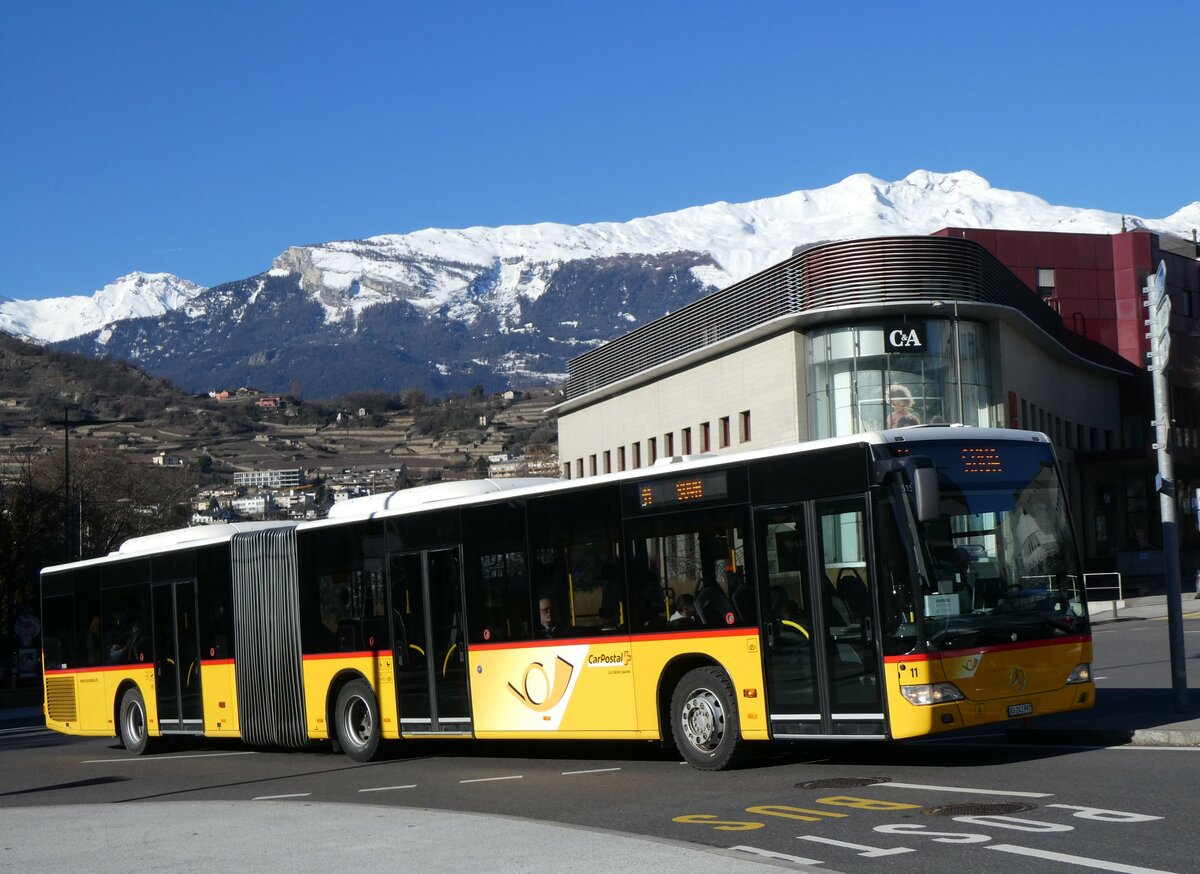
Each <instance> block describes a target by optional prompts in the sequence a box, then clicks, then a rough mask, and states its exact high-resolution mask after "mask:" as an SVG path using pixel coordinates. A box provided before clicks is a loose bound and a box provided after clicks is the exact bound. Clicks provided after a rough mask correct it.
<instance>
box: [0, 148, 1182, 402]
mask: <svg viewBox="0 0 1200 874" xmlns="http://www.w3.org/2000/svg"><path fill="white" fill-rule="evenodd" d="M1123 221H1124V224H1125V226H1126V227H1128V228H1135V227H1146V228H1149V229H1151V230H1155V231H1159V232H1167V233H1174V234H1177V235H1180V236H1188V237H1190V236H1191V233H1192V228H1194V227H1196V226H1197V225H1198V224H1200V202H1196V203H1193V204H1190V205H1188V206H1185V207H1184V208H1183V209H1181V210H1179V212H1177V213H1175V214H1174V215H1172V216H1168V217H1166V218H1163V219H1143V218H1139V217H1136V216H1124V217H1123V216H1121V215H1120V214H1117V213H1107V212H1102V211H1099V210H1093V209H1084V208H1077V207H1067V206H1055V205H1052V204H1049V203H1047V202H1046V201H1044V200H1042V199H1041V198H1039V197H1036V196H1034V195H1031V194H1024V193H1021V192H1015V191H1006V190H1003V189H996V188H993V187H991V185H989V184H988V182H987V181H986V180H985V179H983V178H981V177H979V176H978V175H976V174H974V173H971V172H967V171H963V172H958V173H932V172H928V171H924V170H922V171H917V172H915V173H912V174H910V175H909V176H907V177H905V178H904V179H901V180H898V181H896V182H886V181H883V180H880V179H876V178H874V177H872V176H868V175H865V174H858V175H855V176H850V177H849V178H847V179H844V180H843V181H841V182H839V183H838V184H836V185H831V186H829V187H827V188H822V189H816V190H811V191H796V192H793V193H791V194H786V195H783V196H781V197H774V198H767V199H763V200H757V201H752V202H749V203H740V204H730V203H715V204H709V205H707V206H697V207H691V208H688V209H684V210H680V211H678V212H672V213H665V214H663V215H658V216H650V217H647V218H638V219H634V220H632V221H629V222H620V223H618V222H606V223H597V224H585V225H578V226H570V225H560V224H550V223H544V224H535V225H523V226H507V227H498V228H483V227H475V228H466V229H461V230H443V229H428V230H423V231H417V232H414V233H409V234H403V235H385V236H378V237H371V238H369V239H365V240H353V241H343V242H332V243H324V244H320V245H312V246H297V247H293V248H291V249H289V250H288V251H286V252H284V253H283V254H281V255H280V256H279V257H277V258H276V259H275V261H274V263H273V265H272V268H271V269H270V270H268V271H266V272H265V273H263V274H260V275H259V276H256V277H251V278H249V279H246V280H240V281H235V282H230V283H226V284H223V285H219V286H216V287H214V288H211V289H207V290H198V291H197V292H196V293H195V294H192V295H188V296H187V297H186V299H184V298H183V297H181V298H180V299H179V300H178V302H177V303H176V305H175V306H174V307H173V308H170V309H168V310H166V311H164V312H163V313H162V314H161V315H160V314H146V315H154V316H157V318H155V317H149V318H147V317H142V318H130V317H128V316H126V315H121V316H119V317H118V316H115V315H114V316H110V317H108V318H107V319H105V318H104V317H102V316H96V318H99V319H100V323H102V324H103V327H102V328H100V327H99V324H98V323H97V322H96V321H92V322H89V324H91V325H93V326H95V327H96V329H94V330H91V331H90V332H89V333H86V334H84V335H82V336H78V337H76V338H74V339H72V340H70V341H68V342H65V343H61V344H59V345H62V346H64V347H65V348H70V349H74V350H77V351H82V352H87V353H91V354H107V355H111V356H113V357H116V358H124V359H129V360H132V361H134V362H135V363H137V364H139V365H140V366H142V367H144V368H145V369H147V370H149V371H150V372H152V373H156V374H159V375H163V376H167V377H169V378H171V379H173V380H175V381H177V382H179V383H180V384H182V385H184V386H185V387H188V388H195V389H201V388H212V387H215V386H218V385H231V384H234V383H242V384H252V385H256V386H258V387H261V388H264V389H267V390H274V391H286V390H288V389H289V387H291V388H294V387H295V386H296V385H297V384H299V385H300V386H301V387H302V389H303V391H304V392H305V393H306V394H308V395H310V396H323V395H329V394H336V393H341V392H344V391H349V390H353V389H364V388H383V389H389V390H400V389H403V388H407V387H422V388H426V389H432V390H434V391H458V390H462V389H464V388H469V387H470V386H471V385H474V384H476V383H481V384H483V385H485V386H487V387H489V388H501V387H504V386H505V385H513V384H520V383H522V382H529V381H538V382H545V381H547V380H554V379H559V378H562V377H563V376H564V374H565V369H566V367H565V365H566V361H567V360H568V359H569V358H570V357H572V356H574V355H577V354H579V353H580V352H582V351H585V350H586V349H587V348H590V347H591V346H594V345H596V344H598V343H601V342H604V341H605V340H608V339H611V338H612V337H614V336H617V335H619V334H621V333H624V332H626V331H628V330H630V329H631V328H633V327H636V326H637V325H639V324H643V323H645V322H647V321H650V320H652V319H654V318H657V317H658V316H661V315H662V314H663V313H664V312H667V311H670V310H674V309H678V308H679V307H680V306H682V305H684V304H686V303H689V302H691V301H692V300H695V299H696V298H698V297H700V296H702V295H703V294H705V293H707V292H708V291H711V290H713V289H715V288H720V287H723V286H726V285H728V284H730V283H732V282H735V281H737V280H739V279H742V278H744V277H746V276H748V275H750V274H752V273H754V272H756V271H758V270H761V269H763V268H765V267H768V266H770V265H771V264H774V263H777V262H778V261H780V260H782V259H784V258H786V257H788V256H790V255H791V254H793V253H794V252H795V251H796V250H797V249H800V248H802V247H804V246H808V245H811V244H813V243H817V242H822V241H826V240H836V239H847V238H854V237H871V236H884V235H899V234H928V233H930V232H932V231H935V230H937V229H939V228H942V227H947V226H951V227H991V228H1008V229H1021V230H1043V231H1072V232H1088V233H1114V232H1116V231H1118V230H1120V229H1121V227H1122V222H1123ZM189 285H190V284H189ZM192 287H193V288H195V287H194V286H192ZM98 294H99V293H98ZM93 299H94V298H93ZM66 300H74V299H66ZM82 300H88V299H82ZM14 303H18V302H10V303H7V304H3V305H0V314H5V313H6V309H5V308H6V307H9V306H11V305H12V304H14ZM30 303H31V305H32V304H33V303H35V302H30ZM40 303H41V304H43V305H46V306H49V305H50V304H51V303H52V302H51V301H42V302H40ZM62 312H63V316H62V318H61V322H62V323H63V325H64V326H65V327H57V326H56V327H55V328H54V330H53V331H52V330H51V328H50V326H49V325H47V324H43V323H41V322H38V321H32V322H30V321H27V322H26V323H25V324H24V329H25V330H26V331H27V336H31V337H34V338H37V339H41V340H43V341H46V340H51V339H59V338H62V337H64V336H67V334H66V333H65V332H67V331H72V330H74V326H75V325H78V324H80V323H81V319H80V318H79V317H77V316H68V315H67V312H68V308H66V307H65V306H64V308H63V309H62ZM4 326H5V325H4V324H3V323H0V327H4Z"/></svg>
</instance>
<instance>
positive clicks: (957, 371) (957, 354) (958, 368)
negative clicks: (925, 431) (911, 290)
mask: <svg viewBox="0 0 1200 874" xmlns="http://www.w3.org/2000/svg"><path fill="white" fill-rule="evenodd" d="M954 379H955V380H956V381H957V382H958V421H959V424H962V425H965V424H967V410H966V407H964V406H963V384H962V347H961V346H960V345H959V342H958V301H954Z"/></svg>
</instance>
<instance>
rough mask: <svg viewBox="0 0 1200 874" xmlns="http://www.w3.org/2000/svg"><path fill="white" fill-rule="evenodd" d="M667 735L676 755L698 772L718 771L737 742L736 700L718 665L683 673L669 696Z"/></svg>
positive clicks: (730, 759) (723, 766)
mask: <svg viewBox="0 0 1200 874" xmlns="http://www.w3.org/2000/svg"><path fill="white" fill-rule="evenodd" d="M671 734H672V735H673V736H674V738H675V747H676V748H677V749H678V750H679V754H680V755H681V756H683V758H684V759H685V760H686V761H687V762H688V764H690V765H692V767H694V768H698V769H700V770H701V771H720V770H723V769H725V768H727V767H729V765H730V764H731V763H732V762H733V760H734V756H735V754H736V753H737V752H738V748H739V746H740V745H741V732H740V731H739V729H738V711H737V699H736V697H735V696H734V694H733V684H732V683H731V682H730V681H729V675H728V674H726V673H725V672H724V671H723V670H721V669H720V668H714V667H706V668H696V669H694V670H691V671H688V672H687V673H686V674H684V676H683V679H682V680H680V681H679V685H677V686H676V687H675V692H674V694H673V695H672V696H671Z"/></svg>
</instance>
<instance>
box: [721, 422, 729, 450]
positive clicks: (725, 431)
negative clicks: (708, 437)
mask: <svg viewBox="0 0 1200 874" xmlns="http://www.w3.org/2000/svg"><path fill="white" fill-rule="evenodd" d="M720 428H721V434H720V437H719V439H720V441H721V448H722V449H725V448H726V447H727V446H729V417H728V416H722V417H721V422H720Z"/></svg>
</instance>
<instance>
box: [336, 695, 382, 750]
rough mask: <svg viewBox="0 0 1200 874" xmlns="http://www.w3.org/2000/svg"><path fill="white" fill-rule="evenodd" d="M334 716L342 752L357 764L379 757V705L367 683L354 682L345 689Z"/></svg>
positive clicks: (340, 696) (339, 697)
mask: <svg viewBox="0 0 1200 874" xmlns="http://www.w3.org/2000/svg"><path fill="white" fill-rule="evenodd" d="M333 713H334V717H333V718H334V723H333V724H334V731H335V733H336V735H337V743H338V745H339V746H340V747H341V749H342V752H344V753H345V754H346V755H348V756H349V757H350V758H352V759H353V760H354V761H356V762H369V761H371V760H373V759H374V758H375V757H376V756H377V755H379V737H380V725H379V704H378V703H377V702H376V701H375V693H374V692H372V691H371V687H370V686H369V685H367V683H366V681H364V680H351V681H350V682H349V683H347V684H346V685H345V686H343V687H342V691H340V692H339V693H338V697H337V704H336V705H335V706H334V709H333Z"/></svg>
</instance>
